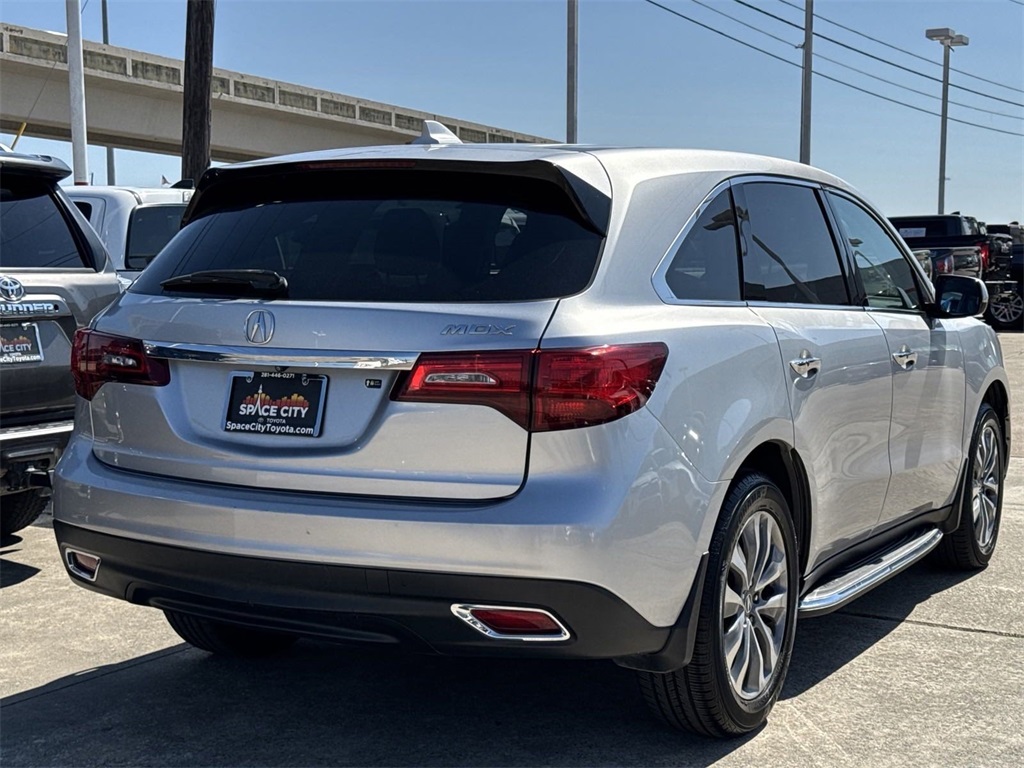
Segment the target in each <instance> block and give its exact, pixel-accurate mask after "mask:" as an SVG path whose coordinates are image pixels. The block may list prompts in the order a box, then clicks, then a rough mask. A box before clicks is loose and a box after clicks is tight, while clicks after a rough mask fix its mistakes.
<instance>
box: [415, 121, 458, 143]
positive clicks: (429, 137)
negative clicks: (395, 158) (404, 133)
mask: <svg viewBox="0 0 1024 768" xmlns="http://www.w3.org/2000/svg"><path fill="white" fill-rule="evenodd" d="M409 143H410V144H461V143H462V141H461V140H460V139H459V137H458V136H456V135H455V134H454V133H452V132H451V131H449V130H448V129H447V128H445V127H444V126H443V125H441V123H439V122H437V120H424V121H423V133H421V134H420V135H419V136H417V137H416V138H415V139H413V140H412V141H410V142H409Z"/></svg>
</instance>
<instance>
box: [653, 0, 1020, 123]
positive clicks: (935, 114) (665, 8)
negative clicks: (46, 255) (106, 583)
mask: <svg viewBox="0 0 1024 768" xmlns="http://www.w3.org/2000/svg"><path fill="white" fill-rule="evenodd" d="M644 2H646V3H647V4H648V5H653V6H655V7H656V8H660V9H661V10H663V11H667V12H668V13H671V14H672V15H673V16H678V17H679V18H681V19H684V20H686V21H688V22H690V23H691V24H696V25H697V26H698V27H702V28H704V29H706V30H708V31H709V32H714V33H715V34H716V35H720V36H721V37H724V38H727V39H729V40H732V41H733V42H734V43H739V44H740V45H742V46H744V47H746V48H750V49H752V50H755V51H757V52H758V53H763V54H764V55H765V56H770V57H771V58H773V59H775V60H777V61H781V62H782V63H783V64H788V65H789V66H791V67H796V68H797V69H800V68H801V66H800V65H799V64H797V63H796V62H793V61H790V60H789V59H786V58H783V57H782V56H778V55H776V54H774V53H772V52H771V51H766V50H764V49H763V48H758V47H757V46H756V45H753V44H751V43H748V42H746V41H745V40H740V39H739V38H738V37H733V36H732V35H730V34H728V33H726V32H722V31H721V30H718V29H715V28H714V27H711V26H708V25H707V24H704V23H702V22H700V21H697V20H696V19H693V18H690V17H689V16H687V15H686V14H684V13H681V12H679V11H677V10H675V9H674V8H669V7H668V6H666V5H662V4H661V3H659V2H657V1H656V0H644ZM814 74H815V75H817V76H818V77H821V78H823V79H825V80H830V81H831V82H833V83H838V84H839V85H844V86H846V87H847V88H851V89H853V90H855V91H860V92H861V93H865V94H867V95H868V96H874V97H875V98H876V99H882V100H883V101H888V102H890V103H892V104H898V105H899V106H901V107H906V108H907V109H912V110H914V111H915V112H923V113H924V114H926V115H931V116H932V117H941V115H940V114H939V113H938V112H932V111H930V110H927V109H924V108H923V107H915V106H914V105H912V104H905V103H904V102H902V101H898V100H897V99H891V98H889V97H888V96H882V95H881V94H879V93H874V92H873V91H869V90H867V89H866V88H861V87H860V86H857V85H853V84H852V83H848V82H846V81H845V80H840V79H839V78H837V77H832V76H831V75H826V74H823V73H821V72H814ZM948 119H949V121H950V122H953V123H961V124H962V125H969V126H971V127H973V128H980V129H981V130H983V131H992V132H994V133H1004V134H1006V135H1008V136H1019V137H1021V138H1024V133H1016V132H1014V131H1006V130H1003V129H1002V128H992V127H991V126H987V125H980V124H978V123H972V122H970V121H968V120H959V119H957V118H955V117H950V118H948Z"/></svg>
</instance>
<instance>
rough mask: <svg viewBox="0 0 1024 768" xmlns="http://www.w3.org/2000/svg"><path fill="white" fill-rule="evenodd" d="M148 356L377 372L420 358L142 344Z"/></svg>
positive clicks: (406, 365)
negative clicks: (357, 369)
mask: <svg viewBox="0 0 1024 768" xmlns="http://www.w3.org/2000/svg"><path fill="white" fill-rule="evenodd" d="M142 344H143V347H144V348H145V350H146V354H147V355H151V356H153V357H159V358H163V359H166V360H191V361H193V362H201V363H232V364H235V365H271V366H276V367H291V366H304V367H308V368H359V369H372V370H378V371H384V370H386V371H408V370H411V369H412V367H413V365H415V363H416V358H417V357H419V353H417V352H394V353H387V354H382V355H372V354H371V355H367V354H365V353H360V352H348V351H339V350H321V349H279V348H270V349H268V348H264V347H260V348H259V349H254V348H251V347H229V346H214V345H206V344H165V343H162V342H159V341H143V342H142Z"/></svg>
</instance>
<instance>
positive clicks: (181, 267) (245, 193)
mask: <svg viewBox="0 0 1024 768" xmlns="http://www.w3.org/2000/svg"><path fill="white" fill-rule="evenodd" d="M218 195H219V197H218V200H219V201H223V207H220V206H218V207H217V208H216V209H214V210H212V211H211V212H210V213H208V214H206V215H203V216H202V217H201V218H199V219H196V220H194V221H192V222H190V223H189V224H188V225H187V226H186V227H185V228H184V229H183V230H182V231H181V232H180V233H179V234H178V235H176V236H175V238H174V239H173V240H172V241H171V242H170V243H169V244H168V245H167V247H166V248H165V249H164V251H163V252H162V253H161V254H160V256H159V257H157V259H156V260H155V261H154V262H153V264H152V265H151V266H150V267H149V268H147V269H146V271H145V272H143V275H142V277H141V278H140V280H139V281H137V282H136V283H135V285H134V286H133V288H132V291H134V292H141V293H150V294H161V293H165V290H164V289H163V288H162V286H161V283H162V282H163V281H165V280H167V279H169V278H172V277H177V276H180V275H184V274H190V273H194V272H199V271H208V270H238V269H259V270H272V271H274V272H277V273H279V274H280V275H282V276H283V277H285V279H286V280H287V281H288V295H287V298H288V299H293V300H309V301H369V302H381V301H383V302H475V301H524V300H534V299H547V298H554V297H561V296H567V295H570V294H573V293H577V292H579V291H581V290H583V289H584V288H585V287H586V286H587V285H588V283H589V282H590V279H591V277H592V275H593V273H594V270H595V267H596V265H597V260H598V255H599V252H600V249H601V244H602V242H603V238H602V236H601V235H600V234H598V233H597V232H594V231H593V230H592V229H590V228H588V226H587V225H586V224H585V223H584V222H583V221H581V220H579V218H578V217H577V216H576V215H575V212H574V210H573V207H572V205H571V204H570V203H569V201H568V200H567V199H566V198H565V193H564V191H562V190H561V189H560V188H558V187H557V186H556V185H554V184H551V183H548V182H545V181H541V180H538V179H529V178H521V177H514V176H497V175H495V176H491V175H488V174H481V173H473V174H460V173H446V172H435V171H419V172H409V171H385V172H380V171H378V172H366V171H343V172H336V173H328V172H323V171H315V172H311V173H306V174H301V173H294V174H291V175H290V176H288V177H286V178H281V177H278V179H277V180H276V181H275V182H270V181H265V182H262V185H261V184H253V183H249V184H246V185H239V188H238V190H237V194H234V193H232V191H231V190H230V189H228V190H223V191H220V192H218Z"/></svg>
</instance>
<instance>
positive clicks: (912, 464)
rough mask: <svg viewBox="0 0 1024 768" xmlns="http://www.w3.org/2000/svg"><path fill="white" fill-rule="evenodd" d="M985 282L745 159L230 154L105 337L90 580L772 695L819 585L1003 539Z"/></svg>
mask: <svg viewBox="0 0 1024 768" xmlns="http://www.w3.org/2000/svg"><path fill="white" fill-rule="evenodd" d="M985 301H986V295H985V293H984V286H983V285H982V284H981V283H979V282H978V281H977V280H975V279H973V278H968V277H960V276H948V277H944V278H940V280H939V282H938V286H937V287H936V288H934V289H933V288H932V286H931V285H930V283H929V281H928V280H927V279H926V278H925V276H924V274H923V273H922V271H921V269H920V267H919V265H918V263H917V261H916V260H915V259H914V258H913V256H912V255H911V254H910V253H909V252H908V251H907V249H906V247H905V246H904V245H903V244H902V242H901V240H900V238H899V236H898V235H897V234H896V233H895V232H894V231H893V229H892V228H891V226H890V225H889V224H887V223H886V220H885V218H884V217H882V216H881V215H880V214H878V213H877V212H876V211H875V210H874V209H873V208H872V207H871V206H869V205H868V204H867V203H865V202H864V201H863V200H862V199H861V198H860V197H859V196H858V195H857V194H856V193H855V192H854V191H853V190H852V189H851V188H850V187H849V186H848V185H847V184H845V183H844V182H842V181H841V180H839V179H837V178H835V177H834V176H831V175H829V174H827V173H824V172H822V171H819V170H816V169H814V168H809V167H807V166H803V165H797V164H795V163H790V162H786V161H783V160H775V159H770V158H764V157H755V156H749V155H740V154H731V153H722V152H705V151H684V150H623V149H595V148H585V147H572V146H527V145H515V146H506V147H494V146H459V145H458V144H454V143H452V144H445V145H429V146H416V145H412V146H399V147H377V148H360V149H351V150H339V151H331V152H320V153H313V154H305V155H296V156H290V157H283V158H276V159H271V160H265V161H258V162H252V163H245V164H240V165H236V166H231V167H226V168H217V169H213V170H210V171H208V172H207V173H206V175H205V176H204V177H203V179H202V182H201V184H200V185H199V188H198V191H197V193H196V196H195V197H194V198H193V200H192V203H191V204H190V207H189V209H188V210H187V211H186V214H185V225H184V228H183V229H182V231H181V232H180V233H179V234H178V235H177V236H176V237H175V238H174V240H172V241H171V243H170V244H169V245H168V246H167V247H166V248H165V249H164V250H163V251H162V253H161V254H160V255H159V256H158V257H157V259H156V260H155V261H154V262H153V263H152V264H151V265H150V266H149V267H148V268H147V269H146V271H145V272H144V273H143V274H142V276H141V278H140V279H139V280H138V281H137V282H136V283H135V284H134V286H133V287H132V288H131V289H130V290H129V291H128V292H127V293H126V294H124V295H123V296H122V297H121V299H120V300H119V301H118V302H117V303H116V304H115V305H114V306H113V307H112V308H111V309H110V311H108V312H106V313H105V314H104V315H103V316H101V317H100V318H99V319H98V320H97V321H96V323H95V324H94V325H93V327H92V328H91V329H89V330H87V331H83V332H82V333H80V334H79V336H78V338H77V340H76V344H75V357H74V362H73V367H74V373H75V377H76V380H77V387H78V393H79V395H80V400H79V408H78V411H77V417H78V420H77V425H76V431H75V434H74V437H73V439H72V441H71V445H70V447H69V450H68V452H67V453H66V454H65V456H64V458H63V459H62V461H61V463H60V465H59V467H58V470H57V483H56V503H55V524H54V528H55V530H56V536H57V540H58V542H59V546H60V551H61V557H62V560H63V562H64V563H65V565H66V567H67V569H68V572H69V573H70V575H71V578H72V579H73V580H74V581H75V582H77V583H78V584H80V585H82V586H84V587H87V588H90V589H93V590H96V591H98V592H101V593H104V594H107V595H111V596H114V597H117V598H120V599H123V600H128V601H130V602H133V603H136V604H139V605H147V606H153V607H156V608H158V609H160V610H162V611H164V613H165V614H166V616H167V619H168V620H169V622H170V623H171V625H172V626H173V627H174V629H175V630H177V632H178V633H179V634H180V635H181V636H182V637H183V638H184V639H185V640H187V641H188V642H190V643H192V644H193V645H195V646H198V647H199V648H203V649H206V650H208V651H212V652H214V653H235V654H261V653H270V652H273V651H278V650H281V649H283V648H284V647H286V646H288V645H289V644H290V643H291V642H292V641H293V640H294V639H295V638H296V637H299V636H316V637H321V638H331V639H336V640H341V641H362V642H367V643H376V644H393V643H396V642H402V643H406V644H408V645H409V646H410V647H412V648H415V649H420V650H427V651H433V652H439V653H445V654H490V655H494V654H508V655H517V656H518V655H526V654H529V655H533V656H540V657H545V658H590V659H592V658H607V659H613V660H614V661H616V662H617V663H618V664H621V665H623V666H625V667H629V668H632V669H635V670H638V671H639V674H640V676H641V681H642V685H643V686H644V689H645V691H646V693H647V696H648V698H649V700H650V702H651V704H652V706H653V708H654V711H655V712H656V713H657V714H658V715H659V716H661V717H662V718H664V719H665V720H666V721H667V722H669V723H671V724H673V725H676V726H680V727H684V728H687V729H691V730H694V731H697V732H700V733H706V734H713V735H719V736H726V735H732V734H738V733H742V732H746V731H749V730H751V729H753V728H756V727H757V726H758V725H759V724H760V723H762V722H763V721H764V719H765V718H766V717H767V714H768V712H769V710H770V709H771V707H772V705H773V704H774V702H775V701H776V699H777V697H778V695H779V691H780V689H781V688H782V684H783V680H784V678H785V674H786V669H787V667H788V665H789V661H790V654H791V650H792V647H793V636H794V630H795V627H796V619H797V615H798V614H800V615H801V616H811V615H817V614H823V613H827V612H828V611H832V610H835V609H836V608H839V607H840V606H843V605H845V604H846V603H848V602H849V601H851V600H853V599H854V598H856V597H858V596H859V595H861V594H863V593H864V592H865V591H867V590H868V589H870V588H871V587H873V586H875V585H877V584H878V583H880V582H881V581H883V580H884V579H886V578H888V577H889V576H891V575H893V574H894V573H896V572H898V571H900V570H902V569H904V568H906V567H907V566H909V565H910V564H911V563H913V562H915V561H917V560H919V559H920V558H922V557H924V556H925V555H926V554H927V553H929V552H930V551H932V550H936V551H937V552H938V554H939V556H940V557H941V558H942V560H943V561H944V562H946V563H948V564H949V565H950V566H952V567H955V568H963V569H976V568H982V567H984V566H985V565H986V564H987V563H988V561H989V558H991V557H992V552H993V549H994V547H995V544H996V538H997V535H998V532H999V514H1000V504H1001V499H1002V487H1003V477H1004V473H1005V470H1006V465H1007V456H1008V453H1009V452H1008V447H1009V434H1010V409H1009V403H1008V396H1007V392H1008V388H1007V382H1006V374H1005V372H1004V370H1003V366H1002V358H1001V352H1000V347H999V343H998V341H997V339H996V336H995V334H994V333H993V332H992V330H991V329H990V328H988V327H986V326H985V325H984V324H982V323H981V322H979V321H978V320H976V319H975V316H976V315H979V314H980V313H982V312H984V310H985Z"/></svg>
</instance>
